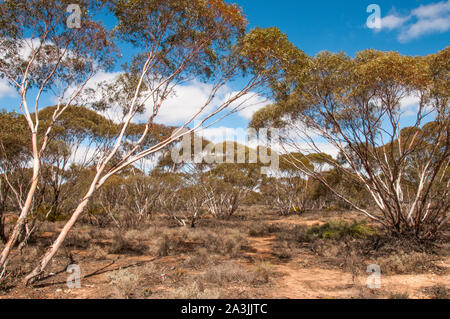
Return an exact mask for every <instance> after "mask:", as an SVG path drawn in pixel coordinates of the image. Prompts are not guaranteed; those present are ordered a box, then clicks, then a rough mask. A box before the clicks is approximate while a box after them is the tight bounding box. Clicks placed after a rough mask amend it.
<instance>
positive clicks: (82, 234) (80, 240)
mask: <svg viewBox="0 0 450 319" xmlns="http://www.w3.org/2000/svg"><path fill="white" fill-rule="evenodd" d="M91 241H92V237H91V234H90V232H87V231H83V230H80V229H74V231H73V232H70V233H69V235H68V236H67V238H66V239H65V240H64V246H65V247H71V248H81V249H85V248H87V247H89V245H90V244H91Z"/></svg>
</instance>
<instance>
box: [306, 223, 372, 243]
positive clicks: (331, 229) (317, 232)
mask: <svg viewBox="0 0 450 319" xmlns="http://www.w3.org/2000/svg"><path fill="white" fill-rule="evenodd" d="M377 234H378V231H377V229H376V228H374V227H372V226H369V225H367V224H366V223H360V222H357V221H353V222H352V223H349V222H346V221H340V220H336V221H330V222H328V223H325V224H323V225H320V226H313V227H312V228H311V229H309V230H308V232H307V236H308V237H309V238H310V239H315V238H321V239H342V238H345V237H350V238H367V237H371V236H374V235H377Z"/></svg>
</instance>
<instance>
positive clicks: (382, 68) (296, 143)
mask: <svg viewBox="0 0 450 319" xmlns="http://www.w3.org/2000/svg"><path fill="white" fill-rule="evenodd" d="M289 64H290V62H288V63H287V65H289ZM299 69H300V70H301V71H298V72H297V73H298V75H297V76H295V74H291V76H290V78H288V77H286V80H285V81H283V82H281V83H280V85H279V86H278V88H279V91H280V92H279V96H280V99H279V101H278V102H277V103H275V104H274V105H271V106H269V107H267V108H265V109H263V110H261V111H260V112H259V113H257V114H255V117H254V118H253V121H252V125H253V126H256V127H258V126H264V125H270V124H273V125H277V126H279V127H281V128H284V133H283V141H284V143H283V145H284V146H285V148H286V149H289V150H292V149H295V150H296V151H297V152H299V153H302V154H305V155H306V154H308V152H314V153H319V152H321V151H322V148H321V145H323V143H328V144H329V145H330V146H331V147H332V148H334V149H335V150H337V151H338V152H339V158H337V159H329V158H328V159H327V158H323V160H324V161H325V162H326V163H327V165H328V167H329V168H333V169H335V170H336V172H337V173H338V174H339V175H340V176H342V177H343V178H347V179H348V180H350V181H352V180H353V181H355V180H357V181H359V182H360V183H361V185H363V186H364V188H365V189H366V191H367V193H368V194H369V196H370V198H371V200H372V201H373V203H374V205H375V207H376V209H374V210H373V209H369V208H364V207H362V206H361V205H359V204H358V203H356V202H355V201H354V200H352V199H351V198H349V196H346V195H345V194H343V193H342V192H341V191H340V190H339V189H336V188H334V187H333V186H332V185H330V184H329V183H328V181H327V180H326V179H325V178H324V176H325V175H324V174H321V173H319V172H317V171H315V170H313V169H311V168H308V167H307V166H306V165H304V164H303V163H302V162H301V161H298V160H295V159H292V161H291V162H292V163H293V164H294V165H296V166H297V167H298V169H299V170H302V171H303V172H304V173H305V174H308V175H309V176H312V177H314V178H316V179H318V180H320V181H321V182H322V183H323V184H324V185H325V186H326V187H327V188H328V189H329V190H330V191H331V192H332V193H333V194H335V195H336V196H337V197H338V198H340V199H341V200H342V201H344V202H346V203H347V204H348V205H349V206H350V207H352V208H354V209H355V210H357V211H359V212H360V213H362V214H364V215H366V216H367V217H369V218H370V219H372V220H374V221H376V222H379V223H380V224H382V225H384V226H385V227H386V228H387V229H389V230H390V231H392V232H393V233H396V234H400V235H407V236H410V235H412V236H414V237H417V238H433V237H435V236H436V235H437V234H438V232H439V230H440V229H442V227H444V226H445V225H446V224H447V222H448V219H449V208H450V206H449V205H450V204H449V196H448V191H449V181H448V174H449V167H448V164H449V160H450V150H449V145H450V140H449V129H450V122H449V121H450V120H449V119H450V116H449V115H450V114H449V92H450V88H449V81H448V76H449V70H450V48H448V47H447V48H446V49H444V50H442V51H440V52H438V53H436V54H432V55H428V56H425V57H409V56H402V55H401V54H399V53H396V52H379V51H376V50H365V51H362V52H359V53H357V54H356V56H355V58H351V57H348V56H346V55H345V54H342V53H339V54H333V53H329V52H322V53H319V54H318V55H317V56H315V57H312V58H309V61H308V63H307V64H306V65H305V66H304V67H303V68H299ZM410 100H414V101H415V102H416V105H414V106H410V107H406V106H405V104H406V103H405V101H410Z"/></svg>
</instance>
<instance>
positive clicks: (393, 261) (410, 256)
mask: <svg viewBox="0 0 450 319" xmlns="http://www.w3.org/2000/svg"><path fill="white" fill-rule="evenodd" d="M376 264H378V265H380V267H381V271H382V272H383V273H386V274H408V273H424V272H427V271H429V270H430V269H432V270H436V269H437V267H436V266H435V265H434V263H433V258H432V256H430V255H428V254H425V253H419V252H411V253H406V252H398V253H395V254H393V255H390V256H388V257H379V258H377V259H376Z"/></svg>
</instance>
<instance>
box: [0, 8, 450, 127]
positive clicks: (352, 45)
mask: <svg viewBox="0 0 450 319" xmlns="http://www.w3.org/2000/svg"><path fill="white" fill-rule="evenodd" d="M231 2H234V3H237V4H238V5H239V6H241V7H242V8H243V10H244V13H245V14H246V16H247V18H248V20H249V23H250V25H249V29H251V28H254V27H256V26H259V27H271V26H277V27H278V28H279V29H281V31H283V32H284V33H286V34H287V35H288V37H289V39H290V40H291V41H292V42H293V43H294V44H295V45H297V46H298V47H299V48H300V49H302V50H303V51H304V52H306V53H307V54H309V55H315V54H316V53H318V52H320V51H322V50H329V51H333V52H337V51H343V52H345V53H347V54H349V55H351V56H353V55H354V54H355V52H358V51H360V50H364V49H368V48H374V49H378V50H383V51H398V52H400V53H402V54H407V55H426V54H430V53H435V52H437V51H439V50H441V49H443V48H445V47H446V46H448V45H449V43H450V41H449V40H450V33H449V29H450V0H441V1H439V0H435V1H433V0H425V1H419V0H407V1H406V0H399V1H388V0H346V1H336V0H334V1H332V0H322V1H301V0H278V1H269V0H258V1H256V0H233V1H231ZM370 4H377V5H378V6H379V7H380V9H381V22H382V23H381V29H376V30H375V29H370V28H368V27H367V26H366V21H367V19H368V17H369V16H370V15H371V13H368V12H367V7H368V5H370ZM100 18H102V19H104V20H105V21H104V22H105V24H106V25H108V26H109V27H111V26H112V25H113V23H114V19H111V18H105V17H100ZM121 49H122V51H123V52H128V53H125V54H129V52H130V50H129V48H125V47H122V48H121ZM125 56H126V55H125ZM104 76H106V75H104ZM181 91H182V93H181V96H180V97H179V98H178V99H177V100H175V101H171V103H169V104H170V105H169V107H167V109H166V110H165V111H164V112H165V113H163V114H162V116H161V117H160V121H161V122H165V123H166V124H172V125H173V124H179V122H180V119H178V118H177V115H178V114H180V115H182V114H183V112H184V111H189V110H191V109H192V108H195V107H196V100H197V99H199V98H201V97H202V93H203V92H202V87H201V86H199V85H196V84H195V83H194V84H192V85H191V86H187V87H184V88H182V89H181ZM51 101H52V100H51V97H50V96H44V97H43V99H42V103H41V105H42V106H45V105H49V104H51V103H52V102H51ZM408 103H410V104H411V105H412V104H413V103H414V101H408ZM16 105H17V95H15V94H14V91H13V90H11V89H10V88H8V87H7V86H6V83H5V82H4V81H3V82H2V81H0V108H6V109H7V110H12V109H15V107H14V106H16ZM255 109H256V107H255ZM248 120H249V112H247V113H245V114H241V115H233V116H231V117H229V118H227V119H225V120H223V121H221V122H220V123H219V124H218V125H216V127H219V126H224V127H229V128H238V127H242V128H245V127H247V124H248Z"/></svg>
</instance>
